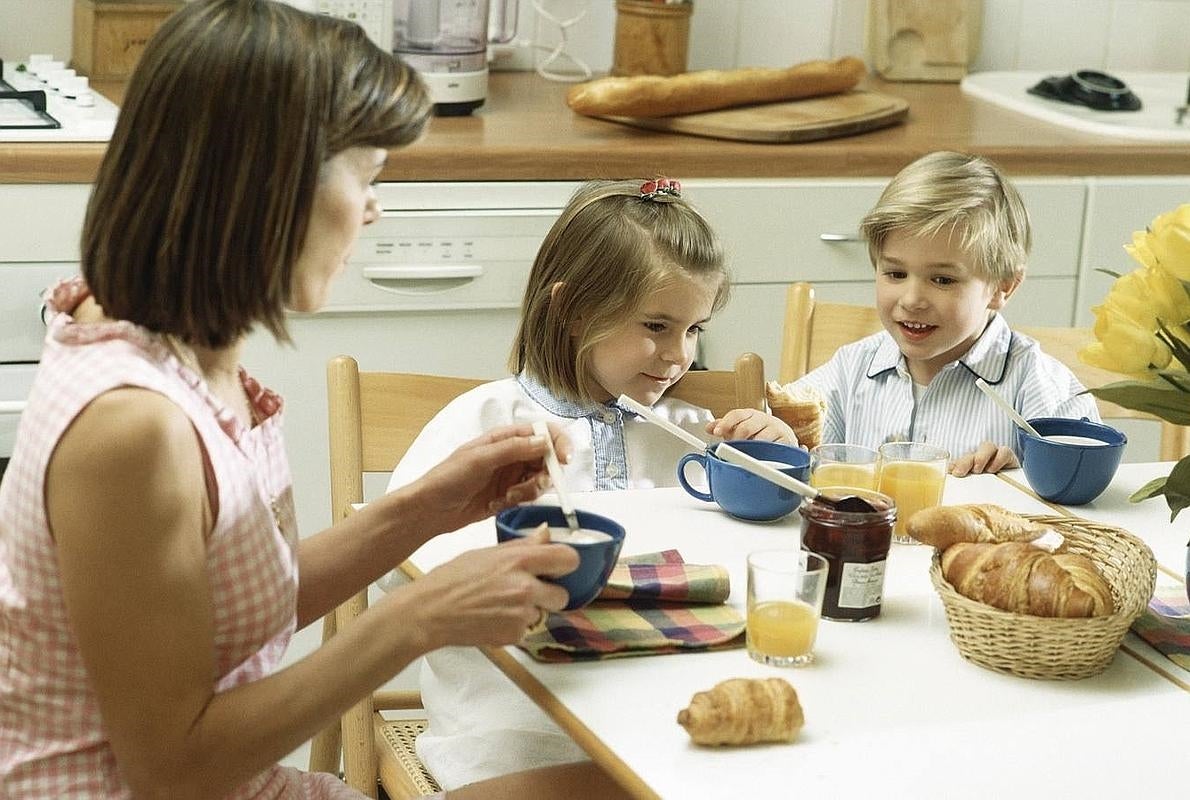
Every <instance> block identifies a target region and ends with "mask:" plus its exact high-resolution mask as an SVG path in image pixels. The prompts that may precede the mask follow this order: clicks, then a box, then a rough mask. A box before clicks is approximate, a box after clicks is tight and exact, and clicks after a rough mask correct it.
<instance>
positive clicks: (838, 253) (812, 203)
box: [687, 178, 1085, 284]
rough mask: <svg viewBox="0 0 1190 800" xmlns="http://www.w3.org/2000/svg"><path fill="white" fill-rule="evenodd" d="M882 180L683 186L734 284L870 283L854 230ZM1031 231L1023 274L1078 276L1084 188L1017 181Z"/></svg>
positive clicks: (1073, 182)
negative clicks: (721, 250) (719, 240)
mask: <svg viewBox="0 0 1190 800" xmlns="http://www.w3.org/2000/svg"><path fill="white" fill-rule="evenodd" d="M887 183H888V181H886V180H876V181H871V180H854V181H792V180H791V181H752V182H742V181H688V182H687V188H688V189H689V192H690V194H689V196H690V199H691V201H692V202H693V203H694V204H695V205H696V206H697V207H698V208H699V209H700V210H701V211H702V212H703V213H704V214H705V215H706V217H707V219H708V220H709V221H710V223H711V225H712V226H713V227H714V228H715V230H716V231H718V232H719V234H720V235H721V236H722V237H723V243H724V247H725V248H726V250H727V254H728V259H729V265H730V267H731V271H732V280H733V282H735V283H741V284H747V283H767V282H792V281H802V280H804V281H813V282H827V281H830V282H834V283H838V282H846V281H869V280H871V279H872V265H871V261H870V259H869V257H868V248H867V245H866V244H864V242H863V241H862V240H861V239H860V236H859V223H860V220H862V219H863V217H864V215H865V214H867V213H868V211H869V210H870V209H871V208H872V207H873V206H874V205H875V204H876V201H877V200H878V199H879V198H880V193H881V192H882V191H884V187H885V186H886V185H887ZM1015 185H1016V186H1017V188H1018V189H1019V190H1020V193H1021V196H1022V199H1023V200H1024V203H1025V207H1026V208H1027V209H1028V211H1029V215H1030V218H1031V221H1032V228H1033V252H1032V254H1031V256H1030V259H1029V265H1028V274H1030V275H1038V276H1042V275H1050V276H1057V275H1063V276H1074V275H1076V274H1077V272H1078V255H1079V245H1080V241H1081V238H1082V218H1083V206H1084V203H1085V189H1084V188H1083V183H1082V181H1081V180H1079V179H1076V178H1071V179H1064V178H1055V179H1035V180H1022V181H1016V182H1015Z"/></svg>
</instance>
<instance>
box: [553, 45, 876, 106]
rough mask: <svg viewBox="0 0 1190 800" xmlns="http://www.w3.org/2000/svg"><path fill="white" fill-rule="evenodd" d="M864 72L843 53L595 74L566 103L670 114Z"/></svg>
mask: <svg viewBox="0 0 1190 800" xmlns="http://www.w3.org/2000/svg"><path fill="white" fill-rule="evenodd" d="M866 73H867V67H866V66H865V65H864V62H863V61H862V60H860V59H858V58H855V57H854V56H844V57H843V58H840V59H839V60H837V61H806V62H804V63H801V64H794V65H793V66H792V67H787V68H785V69H776V68H767V67H745V68H742V69H731V70H714V69H708V70H701V71H698V72H686V73H683V74H681V75H671V76H668V77H661V76H658V75H635V76H632V77H629V78H610V77H609V78H597V79H595V80H593V81H588V82H586V83H582V84H579V85H578V86H575V87H574V88H573V89H571V90H570V91H569V92H568V93H567V95H566V104H567V105H568V106H570V108H571V109H573V110H574V111H576V112H578V113H579V114H586V115H587V116H617V117H670V116H674V115H675V114H695V113H698V112H700V111H713V110H714V109H717V108H731V107H732V106H743V105H750V104H754V103H772V102H776V101H779V100H796V99H799V98H802V97H817V96H819V95H824V94H838V93H839V92H845V91H847V90H848V89H851V88H853V87H854V86H855V85H856V84H857V83H859V81H860V78H862V77H863V76H864V75H865V74H866Z"/></svg>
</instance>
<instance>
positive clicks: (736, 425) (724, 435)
mask: <svg viewBox="0 0 1190 800" xmlns="http://www.w3.org/2000/svg"><path fill="white" fill-rule="evenodd" d="M706 430H707V433H709V434H711V435H712V436H718V437H719V438H720V439H759V440H760V441H764V442H781V443H782V444H794V445H795V444H797V436H795V435H794V433H793V428H791V427H789V426H788V425H786V424H785V422H783V421H782V420H780V419H777V418H776V417H774V416H773V415H772V414H766V413H764V412H763V411H757V410H756V409H754V408H737V409H733V410H732V411H728V412H727V413H726V414H724V415H723V417H721V418H720V419H714V420H711V421H710V422H708V423H707V429H706Z"/></svg>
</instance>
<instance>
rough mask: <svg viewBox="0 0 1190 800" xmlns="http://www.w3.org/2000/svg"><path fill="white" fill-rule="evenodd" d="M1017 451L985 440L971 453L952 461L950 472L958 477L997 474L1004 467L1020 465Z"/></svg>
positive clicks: (1009, 467) (1010, 467)
mask: <svg viewBox="0 0 1190 800" xmlns="http://www.w3.org/2000/svg"><path fill="white" fill-rule="evenodd" d="M1019 466H1020V463H1019V462H1018V461H1017V460H1016V453H1014V452H1012V448H1011V447H1000V446H998V445H997V444H996V443H995V442H984V443H983V444H981V445H980V446H979V447H977V448H975V450H973V451H972V452H970V453H967V454H966V455H964V456H960V457H958V458H956V459H955V460H954V461H952V462H951V463H950V474H951V475H954V476H955V477H956V478H962V477H965V476H967V475H980V474H982V473H987V474H989V475H992V474H995V473H997V472H999V471H1000V470H1002V469H1012V468H1013V467H1019Z"/></svg>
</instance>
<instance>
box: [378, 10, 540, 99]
mask: <svg viewBox="0 0 1190 800" xmlns="http://www.w3.org/2000/svg"><path fill="white" fill-rule="evenodd" d="M488 12H489V7H488V0H395V6H394V7H393V50H394V51H395V52H396V53H397V55H399V56H400V57H401V58H402V59H404V60H405V62H406V63H408V64H409V66H411V67H413V68H414V69H415V70H417V72H418V73H419V74H420V75H421V77H422V80H424V81H425V83H426V86H427V87H428V88H429V90H430V99H431V100H433V102H434V111H435V113H436V114H438V115H439V116H464V115H466V114H470V113H471V112H472V111H474V110H475V109H477V108H479V107H480V106H482V105H483V102H484V99H485V98H486V97H487V93H488V44H505V43H507V42H510V41H512V37H513V36H514V35H515V34H516V14H517V4H516V0H493V3H492V7H491V19H490V20H489V14H488Z"/></svg>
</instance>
